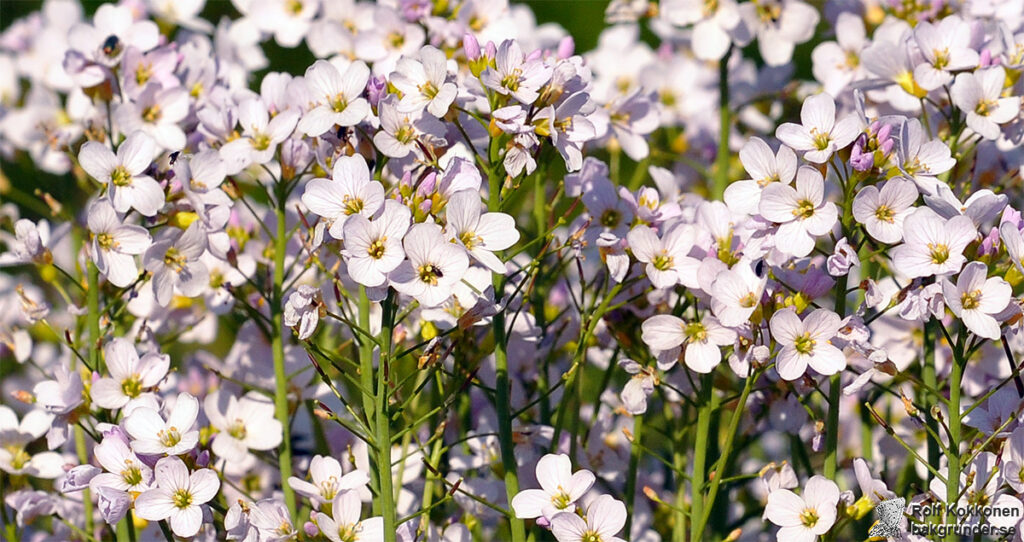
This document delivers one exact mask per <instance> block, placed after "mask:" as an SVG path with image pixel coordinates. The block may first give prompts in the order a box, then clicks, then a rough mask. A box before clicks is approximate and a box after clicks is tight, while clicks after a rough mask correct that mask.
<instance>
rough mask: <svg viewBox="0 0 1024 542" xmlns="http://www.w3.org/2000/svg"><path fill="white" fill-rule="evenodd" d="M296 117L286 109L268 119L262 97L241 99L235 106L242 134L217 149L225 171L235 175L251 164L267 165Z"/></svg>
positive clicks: (297, 114)
mask: <svg viewBox="0 0 1024 542" xmlns="http://www.w3.org/2000/svg"><path fill="white" fill-rule="evenodd" d="M298 118H299V113H298V111H296V110H294V109H286V110H284V111H281V112H280V113H278V114H277V115H274V118H273V119H271V118H270V112H269V111H267V106H266V105H264V103H263V101H262V100H260V99H259V98H248V99H246V100H244V101H243V102H242V103H240V104H239V105H238V123H239V124H240V125H241V127H242V137H239V138H238V139H235V140H233V141H229V142H227V143H225V144H224V146H223V147H221V148H220V157H221V158H222V159H223V160H224V173H225V174H227V175H237V174H238V173H240V172H241V171H242V170H243V169H245V168H247V167H249V166H250V165H251V164H266V163H267V162H269V161H271V160H272V159H273V158H274V152H276V151H277V146H278V144H279V143H281V142H282V141H284V140H285V139H288V136H290V135H292V131H293V130H295V123H296V122H297V121H298ZM317 135H319V134H317Z"/></svg>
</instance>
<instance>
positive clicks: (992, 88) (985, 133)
mask: <svg viewBox="0 0 1024 542" xmlns="http://www.w3.org/2000/svg"><path fill="white" fill-rule="evenodd" d="M1005 81H1006V72H1005V71H1004V70H1003V68H1002V67H1000V66H996V67H993V68H986V69H984V70H978V71H976V72H973V73H970V72H965V73H961V74H959V75H957V76H956V82H954V83H953V90H952V95H953V104H954V105H956V106H957V107H958V108H959V109H960V110H961V111H963V112H965V113H967V126H968V127H969V128H970V129H971V130H974V131H975V132H977V133H978V134H981V136H982V137H984V138H985V139H999V134H1000V130H999V125H1000V124H1006V123H1007V122H1010V121H1011V120H1013V119H1015V118H1017V113H1019V112H1020V98H1018V97H1016V96H1010V97H1007V98H1002V97H1001V96H1002V93H1003V84H1004V83H1005Z"/></svg>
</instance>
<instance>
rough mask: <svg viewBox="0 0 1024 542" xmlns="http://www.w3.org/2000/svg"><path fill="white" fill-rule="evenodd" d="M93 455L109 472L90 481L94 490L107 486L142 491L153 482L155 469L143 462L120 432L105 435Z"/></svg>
mask: <svg viewBox="0 0 1024 542" xmlns="http://www.w3.org/2000/svg"><path fill="white" fill-rule="evenodd" d="M93 455H95V456H96V460H97V461H99V463H100V466H102V467H103V468H104V469H105V470H106V471H107V472H104V473H101V474H97V475H96V476H94V477H93V479H92V480H90V481H89V487H90V488H92V489H93V490H94V491H95V490H98V489H99V488H101V487H107V488H110V489H114V490H117V491H131V492H135V493H138V492H142V491H145V490H147V489H149V488H150V484H152V483H153V469H151V468H149V466H148V465H146V464H145V463H143V462H142V460H140V459H139V457H138V456H137V455H135V453H134V452H132V451H131V449H129V448H128V444H127V443H125V441H124V439H123V438H122V436H121V435H120V434H110V433H108V434H107V436H105V437H103V442H100V443H99V444H97V445H96V447H95V448H94V449H93Z"/></svg>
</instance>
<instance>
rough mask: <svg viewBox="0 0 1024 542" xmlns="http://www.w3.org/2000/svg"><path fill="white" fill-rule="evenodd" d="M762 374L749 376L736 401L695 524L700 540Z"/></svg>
mask: <svg viewBox="0 0 1024 542" xmlns="http://www.w3.org/2000/svg"><path fill="white" fill-rule="evenodd" d="M758 376H760V373H759V372H755V373H754V374H752V375H750V376H748V377H747V380H746V382H744V384H743V393H741V394H740V398H739V401H738V402H737V403H736V407H735V408H734V409H733V411H732V417H731V418H730V419H729V429H728V432H726V434H725V445H724V446H722V454H721V458H720V459H719V460H718V463H717V464H716V465H717V466H716V468H715V477H714V479H713V480H711V485H710V488H709V489H708V498H707V502H708V506H707V507H705V509H704V512H703V514H702V515H701V516H700V517H698V518H697V523H696V524H694V527H693V529H694V533H695V534H696V536H697V539H698V540H700V539H701V538H702V537H703V536H704V528H705V527H706V526H707V524H708V519H709V518H710V517H711V509H712V507H714V504H715V498H716V497H717V496H718V489H719V488H720V487H721V485H722V480H723V479H724V478H725V468H726V466H728V465H729V455H730V454H731V453H732V446H733V442H734V441H735V440H736V432H737V431H738V430H739V427H740V419H742V418H743V414H744V412H746V407H747V399H748V398H749V397H750V392H751V390H753V388H754V382H755V381H756V380H757V378H758Z"/></svg>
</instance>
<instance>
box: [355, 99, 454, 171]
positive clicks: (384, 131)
mask: <svg viewBox="0 0 1024 542" xmlns="http://www.w3.org/2000/svg"><path fill="white" fill-rule="evenodd" d="M398 107H399V106H398V101H397V99H396V98H395V96H394V95H390V94H389V95H388V96H387V97H386V98H384V99H383V100H381V102H380V105H379V106H378V108H377V111H378V113H379V115H380V131H378V132H377V133H376V134H374V136H373V143H374V145H376V146H377V148H378V149H379V150H380V152H381V153H383V154H384V155H385V156H389V157H391V158H404V157H406V156H408V155H409V153H420V152H421V151H420V149H419V146H418V145H417V143H418V142H419V141H420V138H421V137H422V138H423V140H424V141H428V140H430V139H436V140H443V138H444V134H445V130H446V129H445V126H444V124H442V123H441V121H439V120H437V119H436V118H434V116H433V115H431V114H430V113H427V112H426V111H415V112H408V113H403V112H401V111H399V109H398Z"/></svg>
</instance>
